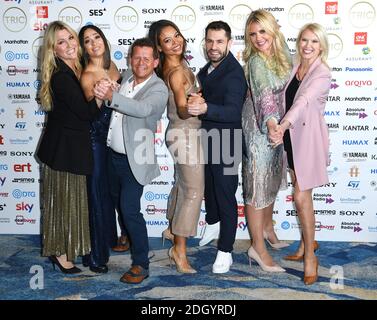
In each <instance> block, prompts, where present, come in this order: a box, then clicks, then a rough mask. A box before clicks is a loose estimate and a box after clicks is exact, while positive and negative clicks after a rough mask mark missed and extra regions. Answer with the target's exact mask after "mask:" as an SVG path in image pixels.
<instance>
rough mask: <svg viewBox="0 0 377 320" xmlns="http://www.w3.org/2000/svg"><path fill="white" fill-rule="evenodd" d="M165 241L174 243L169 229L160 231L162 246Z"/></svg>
mask: <svg viewBox="0 0 377 320" xmlns="http://www.w3.org/2000/svg"><path fill="white" fill-rule="evenodd" d="M165 239H166V240H169V241H171V243H174V234H172V233H171V231H170V228H169V227H168V228H166V229H165V230H164V231H162V246H164V244H165Z"/></svg>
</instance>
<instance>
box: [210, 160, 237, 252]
mask: <svg viewBox="0 0 377 320" xmlns="http://www.w3.org/2000/svg"><path fill="white" fill-rule="evenodd" d="M224 168H225V166H224V165H223V164H206V165H205V189H204V196H205V208H206V211H207V214H206V222H207V223H208V224H214V223H217V222H219V221H220V237H219V241H218V245H217V248H218V250H221V251H224V252H232V251H233V244H234V240H235V238H236V232H237V221H238V211H237V199H236V191H237V187H238V174H234V175H226V174H224Z"/></svg>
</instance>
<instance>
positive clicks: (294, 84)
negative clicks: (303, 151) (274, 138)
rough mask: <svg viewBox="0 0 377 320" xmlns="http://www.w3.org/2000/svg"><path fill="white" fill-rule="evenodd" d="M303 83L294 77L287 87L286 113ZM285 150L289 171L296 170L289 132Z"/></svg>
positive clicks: (285, 135)
mask: <svg viewBox="0 0 377 320" xmlns="http://www.w3.org/2000/svg"><path fill="white" fill-rule="evenodd" d="M300 83H301V81H299V80H298V79H297V77H296V76H294V77H293V79H292V81H291V82H290V83H289V85H288V87H287V91H286V92H285V113H287V112H288V111H289V109H290V108H291V107H292V104H293V100H294V98H295V96H296V92H297V90H298V88H299V86H300ZM283 140H284V150H285V152H286V153H287V160H288V167H289V169H292V170H293V171H294V170H295V167H294V164H293V154H292V142H291V135H290V133H289V130H286V131H285V132H284V138H283Z"/></svg>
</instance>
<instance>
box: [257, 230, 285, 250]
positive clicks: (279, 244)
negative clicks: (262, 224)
mask: <svg viewBox="0 0 377 320" xmlns="http://www.w3.org/2000/svg"><path fill="white" fill-rule="evenodd" d="M263 238H264V240H266V241H267V243H268V244H269V245H270V246H271V248H272V249H275V250H279V249H282V248H286V247H289V243H286V242H282V241H279V242H277V243H272V242H271V241H270V240H268V234H267V232H266V231H264V230H263Z"/></svg>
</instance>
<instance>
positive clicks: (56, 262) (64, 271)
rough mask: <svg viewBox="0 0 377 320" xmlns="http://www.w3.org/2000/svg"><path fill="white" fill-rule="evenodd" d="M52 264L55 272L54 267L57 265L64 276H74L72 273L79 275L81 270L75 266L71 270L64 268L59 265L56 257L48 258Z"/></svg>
mask: <svg viewBox="0 0 377 320" xmlns="http://www.w3.org/2000/svg"><path fill="white" fill-rule="evenodd" d="M48 258H49V259H50V261H51V263H52V266H53V268H54V270H55V265H57V266H58V267H59V269H60V271H61V272H63V273H66V274H74V273H79V272H81V269H80V268H77V267H76V266H74V267H72V268H69V269H67V268H64V267H63V266H62V265H61V263H60V262H59V260H58V258H56V256H49V257H48Z"/></svg>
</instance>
